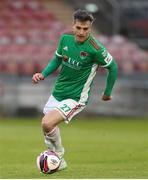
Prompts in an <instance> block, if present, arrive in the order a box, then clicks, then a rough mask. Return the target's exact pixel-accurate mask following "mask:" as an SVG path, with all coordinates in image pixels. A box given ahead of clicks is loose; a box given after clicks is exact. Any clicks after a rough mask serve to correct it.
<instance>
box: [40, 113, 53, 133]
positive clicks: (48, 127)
mask: <svg viewBox="0 0 148 180" xmlns="http://www.w3.org/2000/svg"><path fill="white" fill-rule="evenodd" d="M42 128H43V131H44V132H46V133H48V132H50V131H52V129H53V128H54V124H53V123H52V121H51V120H50V119H48V118H47V117H46V116H44V117H43V119H42Z"/></svg>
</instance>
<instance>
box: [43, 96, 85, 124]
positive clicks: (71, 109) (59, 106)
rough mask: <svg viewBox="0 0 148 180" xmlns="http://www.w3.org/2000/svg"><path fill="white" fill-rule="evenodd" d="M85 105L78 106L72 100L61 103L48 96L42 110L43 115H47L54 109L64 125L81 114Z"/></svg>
mask: <svg viewBox="0 0 148 180" xmlns="http://www.w3.org/2000/svg"><path fill="white" fill-rule="evenodd" d="M85 107H86V105H84V104H80V103H78V102H77V101H75V100H73V99H65V100H63V101H58V100H56V99H55V97H54V96H52V95H51V96H50V97H49V99H48V101H47V103H46V104H45V107H44V109H43V113H44V114H47V113H48V112H49V111H52V110H54V109H56V110H57V111H59V113H61V115H62V116H63V118H64V120H65V122H66V123H69V121H70V120H71V119H72V118H73V117H74V116H75V115H76V114H78V113H79V112H81V111H82V110H83V109H84V108H85Z"/></svg>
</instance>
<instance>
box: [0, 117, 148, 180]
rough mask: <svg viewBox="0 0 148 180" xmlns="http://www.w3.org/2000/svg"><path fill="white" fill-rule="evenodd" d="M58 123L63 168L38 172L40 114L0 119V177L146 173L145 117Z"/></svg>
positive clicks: (147, 140) (147, 126) (136, 175)
mask: <svg viewBox="0 0 148 180" xmlns="http://www.w3.org/2000/svg"><path fill="white" fill-rule="evenodd" d="M60 128H61V134H62V140H63V144H64V146H65V149H66V154H65V159H66V160H67V162H68V168H67V169H66V170H63V171H60V172H57V173H54V174H51V175H49V174H42V173H40V172H39V171H38V169H37V167H36V157H37V155H38V154H39V153H40V152H42V151H43V150H45V149H46V147H45V145H44V140H43V136H42V131H41V127H40V118H34V119H29V118H28V119H25V118H20V119H8V118H1V119H0V178H7V179H8V178H11V179H13V178H14V179H16V178H18V179H20V178H29V179H31V178H36V179H44V178H45V179H47V178H48V179H50V178H51V179H54V178H60V179H63V178H71V179H73V178H74V179H75V178H77V179H80V178H85V179H86V178H89V179H90V178H99V179H100V178H118V179H119V178H134V179H135V178H148V120H146V119H123V118H122V119H113V118H110V119H109V118H98V119H97V118H92V117H90V118H80V117H79V118H75V119H73V120H72V122H71V123H70V124H69V125H66V124H65V123H63V124H61V125H60Z"/></svg>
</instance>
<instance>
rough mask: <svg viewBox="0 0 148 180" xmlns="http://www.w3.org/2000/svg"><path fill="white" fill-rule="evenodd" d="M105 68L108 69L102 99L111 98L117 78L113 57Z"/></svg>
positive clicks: (116, 68) (116, 67)
mask: <svg viewBox="0 0 148 180" xmlns="http://www.w3.org/2000/svg"><path fill="white" fill-rule="evenodd" d="M106 69H107V70H108V75H107V79H106V87H105V91H104V93H103V95H102V100H104V101H108V100H111V93H112V89H113V87H114V84H115V81H116V79H117V73H118V66H117V63H116V62H115V60H114V59H112V62H111V63H110V64H109V66H107V67H106Z"/></svg>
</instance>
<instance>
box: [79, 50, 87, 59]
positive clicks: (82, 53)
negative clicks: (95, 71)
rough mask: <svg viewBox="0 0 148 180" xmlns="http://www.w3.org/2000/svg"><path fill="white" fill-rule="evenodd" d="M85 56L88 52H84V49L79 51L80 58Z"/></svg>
mask: <svg viewBox="0 0 148 180" xmlns="http://www.w3.org/2000/svg"><path fill="white" fill-rule="evenodd" d="M87 56H88V53H87V52H84V51H81V52H80V58H81V59H86V57H87Z"/></svg>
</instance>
